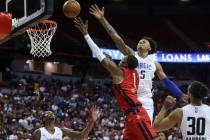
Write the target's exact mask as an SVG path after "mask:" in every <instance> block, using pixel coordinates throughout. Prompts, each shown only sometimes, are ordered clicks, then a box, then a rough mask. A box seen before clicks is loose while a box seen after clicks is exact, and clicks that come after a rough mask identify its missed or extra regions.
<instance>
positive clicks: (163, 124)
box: [152, 96, 182, 132]
mask: <svg viewBox="0 0 210 140" xmlns="http://www.w3.org/2000/svg"><path fill="white" fill-rule="evenodd" d="M175 105H176V99H175V98H173V97H171V96H168V97H167V98H166V100H165V102H164V105H163V107H162V108H161V110H160V112H159V113H158V115H157V117H156V118H155V121H154V122H153V126H152V127H153V128H154V129H155V130H156V131H157V132H160V131H165V130H168V129H170V128H172V127H174V126H175V125H180V120H181V118H182V116H180V115H181V114H182V110H181V109H180V108H177V109H176V110H174V111H173V112H171V113H170V114H169V115H168V116H166V114H167V112H168V110H169V109H171V108H173V107H174V106H175Z"/></svg>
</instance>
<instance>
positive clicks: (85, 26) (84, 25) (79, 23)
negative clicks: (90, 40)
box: [74, 17, 88, 35]
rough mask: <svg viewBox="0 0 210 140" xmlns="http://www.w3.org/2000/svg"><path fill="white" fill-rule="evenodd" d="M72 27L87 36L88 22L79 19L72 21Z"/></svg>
mask: <svg viewBox="0 0 210 140" xmlns="http://www.w3.org/2000/svg"><path fill="white" fill-rule="evenodd" d="M74 26H75V27H76V28H77V29H78V30H79V31H80V32H81V33H82V34H83V35H86V34H88V20H86V21H85V23H84V22H83V21H82V19H81V18H80V17H78V18H75V19H74Z"/></svg>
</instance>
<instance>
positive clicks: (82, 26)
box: [74, 18, 123, 77]
mask: <svg viewBox="0 0 210 140" xmlns="http://www.w3.org/2000/svg"><path fill="white" fill-rule="evenodd" d="M74 23H75V27H76V28H78V30H79V31H80V32H81V33H82V34H83V36H84V38H85V40H86V42H87V43H88V46H89V47H90V49H91V51H92V52H93V54H94V55H95V56H96V57H97V58H98V60H99V61H100V62H101V64H102V65H103V66H104V67H105V68H106V69H107V70H108V71H109V72H110V73H111V75H112V77H113V76H116V75H123V72H122V70H121V69H120V68H119V67H118V66H117V65H116V64H115V63H114V62H113V61H112V60H110V59H109V58H106V56H105V55H104V54H103V52H102V51H101V50H100V49H99V47H98V46H97V45H96V44H95V42H94V41H93V40H92V38H91V37H90V36H89V34H88V21H86V22H85V23H83V21H82V19H81V18H75V20H74Z"/></svg>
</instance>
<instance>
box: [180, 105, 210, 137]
mask: <svg viewBox="0 0 210 140" xmlns="http://www.w3.org/2000/svg"><path fill="white" fill-rule="evenodd" d="M182 111H183V117H182V123H181V126H180V128H181V132H182V137H183V140H210V107H209V106H207V105H205V104H202V105H201V106H192V105H186V106H184V107H183V108H182Z"/></svg>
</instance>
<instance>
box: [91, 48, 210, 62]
mask: <svg viewBox="0 0 210 140" xmlns="http://www.w3.org/2000/svg"><path fill="white" fill-rule="evenodd" d="M101 50H102V51H103V52H104V53H106V54H108V55H110V56H112V59H113V60H121V59H122V58H123V54H122V53H121V52H120V51H118V50H114V49H101ZM153 55H154V59H156V61H158V62H162V63H210V53H161V52H158V53H156V54H153ZM93 57H94V58H95V56H94V55H93Z"/></svg>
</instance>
